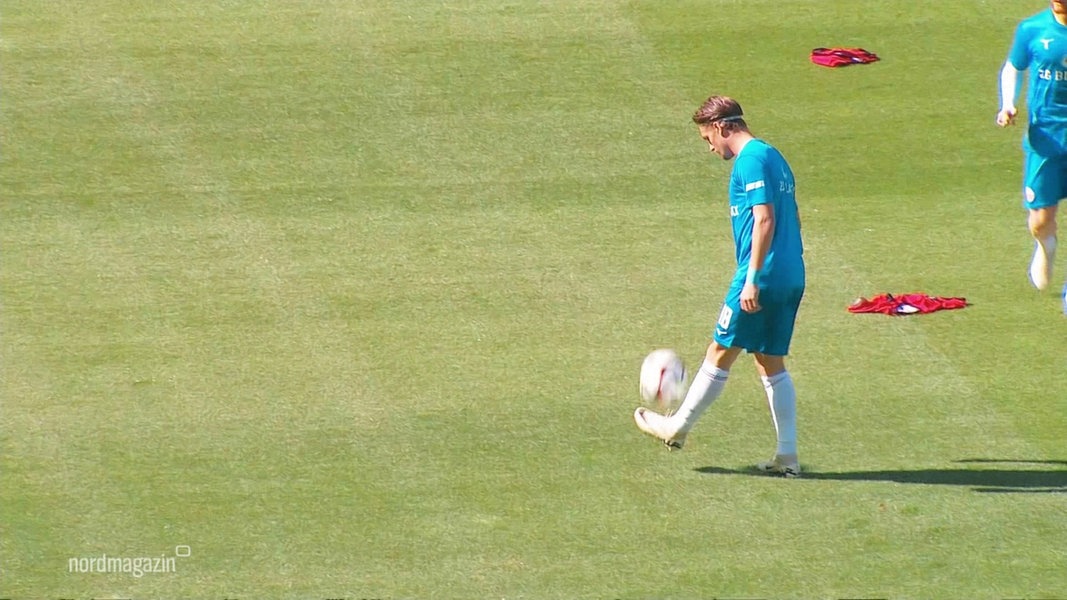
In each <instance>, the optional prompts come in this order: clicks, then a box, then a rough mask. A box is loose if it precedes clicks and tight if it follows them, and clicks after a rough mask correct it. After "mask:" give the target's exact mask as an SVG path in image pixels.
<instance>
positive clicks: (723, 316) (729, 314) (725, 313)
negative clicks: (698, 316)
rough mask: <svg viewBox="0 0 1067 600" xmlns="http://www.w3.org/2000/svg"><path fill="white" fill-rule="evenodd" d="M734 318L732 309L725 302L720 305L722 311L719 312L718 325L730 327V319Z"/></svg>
mask: <svg viewBox="0 0 1067 600" xmlns="http://www.w3.org/2000/svg"><path fill="white" fill-rule="evenodd" d="M732 318H734V311H733V310H731V309H730V307H729V306H726V305H725V304H724V305H723V306H722V312H721V313H719V327H722V328H723V329H728V328H729V327H730V319H732Z"/></svg>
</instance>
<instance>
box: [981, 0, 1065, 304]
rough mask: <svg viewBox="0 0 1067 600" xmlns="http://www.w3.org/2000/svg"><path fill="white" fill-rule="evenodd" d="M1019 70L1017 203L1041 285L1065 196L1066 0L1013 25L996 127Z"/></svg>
mask: <svg viewBox="0 0 1067 600" xmlns="http://www.w3.org/2000/svg"><path fill="white" fill-rule="evenodd" d="M1023 71H1029V77H1028V80H1027V94H1026V109H1027V113H1028V118H1027V129H1026V135H1025V136H1024V138H1023V205H1024V206H1025V207H1026V209H1027V211H1028V224H1029V228H1030V235H1031V236H1033V238H1034V256H1033V258H1032V259H1031V261H1030V282H1031V283H1032V284H1033V285H1034V287H1036V288H1037V289H1039V290H1044V289H1046V288H1047V287H1048V285H1049V281H1050V280H1051V279H1052V267H1053V263H1054V259H1055V256H1056V209H1057V207H1058V206H1059V203H1060V201H1061V200H1062V199H1063V198H1065V197H1067V0H1051V1H1050V3H1049V8H1047V9H1046V10H1043V11H1041V12H1039V13H1037V14H1035V15H1032V16H1030V17H1028V18H1026V19H1024V20H1023V21H1022V22H1020V23H1019V25H1018V27H1017V28H1016V30H1015V37H1014V39H1013V41H1012V44H1011V49H1010V50H1009V52H1008V59H1007V61H1005V63H1004V67H1003V68H1002V69H1001V71H1000V111H999V112H998V113H997V125H999V126H1000V127H1007V126H1009V125H1014V124H1015V116H1016V114H1017V113H1018V111H1017V109H1016V107H1015V97H1016V95H1017V94H1018V91H1019V88H1020V85H1019V73H1021V72H1023ZM1064 293H1065V294H1067V288H1065V292H1064ZM1065 302H1067V298H1065Z"/></svg>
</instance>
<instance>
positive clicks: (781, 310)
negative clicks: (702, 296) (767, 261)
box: [714, 286, 804, 356]
mask: <svg viewBox="0 0 1067 600" xmlns="http://www.w3.org/2000/svg"><path fill="white" fill-rule="evenodd" d="M803 297H804V288H790V289H784V290H781V289H766V290H760V294H759V303H760V306H761V307H762V308H761V309H760V310H759V312H755V313H747V312H745V311H743V310H741V286H732V287H731V288H730V291H728V292H727V293H726V299H725V300H724V301H723V305H722V310H721V311H720V312H719V319H718V321H717V322H716V323H715V334H714V339H715V341H716V342H718V343H719V345H721V346H724V347H727V348H744V349H745V350H748V351H749V352H759V353H761V354H769V355H771V356H786V355H788V354H789V343H790V342H791V341H792V340H793V325H794V324H795V323H796V320H797V311H798V310H799V309H800V300H801V298H803Z"/></svg>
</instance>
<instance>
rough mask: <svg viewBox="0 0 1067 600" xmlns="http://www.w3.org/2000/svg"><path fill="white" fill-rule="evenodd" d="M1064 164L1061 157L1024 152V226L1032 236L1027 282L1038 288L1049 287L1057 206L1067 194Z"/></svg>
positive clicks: (1053, 258) (1054, 249)
mask: <svg viewBox="0 0 1067 600" xmlns="http://www.w3.org/2000/svg"><path fill="white" fill-rule="evenodd" d="M1065 166H1067V163H1065V160H1064V159H1063V158H1060V159H1049V158H1045V157H1042V156H1038V155H1037V154H1034V153H1033V152H1027V154H1026V164H1025V166H1024V184H1025V185H1024V189H1023V200H1024V205H1025V206H1026V208H1027V227H1028V229H1029V230H1030V235H1031V236H1032V237H1033V238H1034V255H1033V258H1031V259H1030V283H1032V284H1033V286H1034V287H1035V288H1037V289H1039V290H1044V289H1046V288H1047V287H1048V285H1049V281H1051V279H1052V268H1053V264H1054V262H1055V258H1056V245H1057V244H1056V242H1057V239H1056V206H1057V205H1058V204H1059V202H1060V200H1061V199H1062V198H1064V197H1065V196H1067V176H1065V174H1064V168H1065Z"/></svg>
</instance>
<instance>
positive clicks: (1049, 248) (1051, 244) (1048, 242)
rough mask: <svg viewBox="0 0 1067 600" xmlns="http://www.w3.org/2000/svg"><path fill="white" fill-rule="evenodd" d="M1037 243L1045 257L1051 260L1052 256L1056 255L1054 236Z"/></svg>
mask: <svg viewBox="0 0 1067 600" xmlns="http://www.w3.org/2000/svg"><path fill="white" fill-rule="evenodd" d="M1038 243H1039V244H1041V247H1042V248H1044V249H1045V256H1047V257H1049V258H1052V255H1053V254H1056V236H1054V235H1050V236H1048V237H1047V238H1045V239H1043V240H1039V241H1038Z"/></svg>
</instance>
